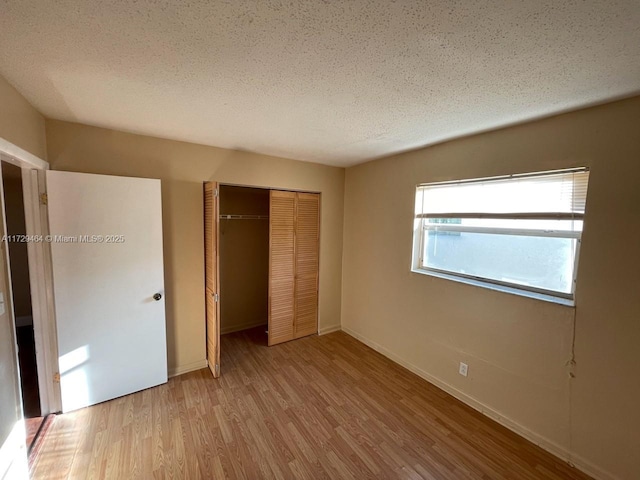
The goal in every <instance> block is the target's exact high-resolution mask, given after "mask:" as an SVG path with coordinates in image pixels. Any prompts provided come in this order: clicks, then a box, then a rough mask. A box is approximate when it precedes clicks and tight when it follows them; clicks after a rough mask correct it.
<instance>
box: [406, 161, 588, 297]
mask: <svg viewBox="0 0 640 480" xmlns="http://www.w3.org/2000/svg"><path fill="white" fill-rule="evenodd" d="M588 183H589V171H588V169H586V168H579V169H571V170H562V171H552V172H538V173H532V174H522V175H512V176H505V177H493V178H483V179H476V180H461V181H453V182H441V183H431V184H424V185H419V186H418V187H417V190H416V205H415V209H416V210H415V212H416V235H415V237H414V269H417V270H425V271H434V272H444V273H448V274H453V275H457V276H460V277H465V278H472V279H477V280H482V281H487V282H491V283H496V284H500V285H506V286H516V287H517V288H520V289H525V290H531V291H534V292H540V293H545V294H553V295H557V296H560V297H563V298H573V292H574V290H575V275H576V268H577V258H578V250H579V243H580V237H581V233H582V228H583V221H584V214H585V206H586V199H587V187H588Z"/></svg>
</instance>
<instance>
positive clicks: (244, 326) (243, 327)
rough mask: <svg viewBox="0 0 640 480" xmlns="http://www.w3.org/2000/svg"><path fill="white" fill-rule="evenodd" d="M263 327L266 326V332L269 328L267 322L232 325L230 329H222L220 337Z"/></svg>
mask: <svg viewBox="0 0 640 480" xmlns="http://www.w3.org/2000/svg"><path fill="white" fill-rule="evenodd" d="M261 325H264V326H265V330H266V327H267V322H266V321H264V320H263V321H261V322H257V323H256V322H250V323H241V324H239V325H231V326H228V327H220V335H225V334H227V333H233V332H240V331H242V330H248V329H249V328H254V327H259V326H261Z"/></svg>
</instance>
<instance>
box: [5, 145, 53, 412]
mask: <svg viewBox="0 0 640 480" xmlns="http://www.w3.org/2000/svg"><path fill="white" fill-rule="evenodd" d="M0 160H2V161H4V162H7V163H10V164H12V165H15V166H17V167H20V169H21V170H22V194H23V200H24V210H25V211H24V216H25V226H26V234H27V236H28V237H30V238H38V239H42V240H41V241H30V242H27V258H28V263H29V283H30V287H31V310H32V317H33V330H34V340H35V345H36V366H37V370H38V387H39V390H40V392H39V393H40V410H41V414H42V415H46V414H48V413H54V412H59V411H60V410H61V408H62V401H61V394H60V383H59V382H58V381H57V380H58V378H59V376H58V337H57V332H56V319H55V310H54V298H53V274H52V265H51V249H50V244H49V243H48V242H47V241H46V237H47V235H49V220H48V214H47V206H46V179H45V172H46V170H49V163H48V162H46V161H44V160H42V159H41V158H38V157H37V156H35V155H33V154H31V153H29V152H27V151H26V150H23V149H22V148H20V147H18V146H17V145H14V144H13V143H11V142H9V141H7V140H5V139H3V138H0ZM2 214H3V215H4V212H2ZM5 246H6V247H7V248H5V250H6V254H5V257H6V258H5V261H6V262H7V268H8V269H9V274H11V270H10V262H9V250H8V246H7V245H5ZM8 290H9V292H11V295H13V292H12V291H11V285H9V286H8ZM11 316H12V319H13V322H14V325H15V314H14V312H13V309H12V311H11Z"/></svg>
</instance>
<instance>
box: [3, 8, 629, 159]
mask: <svg viewBox="0 0 640 480" xmlns="http://www.w3.org/2000/svg"><path fill="white" fill-rule="evenodd" d="M0 74H1V75H3V76H5V77H6V78H7V80H8V81H9V82H10V83H11V84H13V85H14V86H15V87H16V88H18V90H19V91H20V92H21V93H22V94H23V95H24V96H25V97H26V98H27V99H28V100H29V101H30V102H31V103H32V104H33V105H34V106H35V107H36V108H38V109H39V110H40V111H41V112H42V113H43V114H44V115H45V116H47V117H50V118H54V119H60V120H67V121H73V122H80V123H86V124H90V125H96V126H102V127H108V128H112V129H118V130H125V131H130V132H134V133H143V134H148V135H154V136H158V137H166V138H171V139H177V140H184V141H189V142H195V143H202V144H207V145H215V146H219V147H224V148H232V149H239V150H249V151H254V152H259V153H265V154H270V155H276V156H281V157H288V158H294V159H299V160H307V161H314V162H320V163H326V164H331V165H340V166H348V165H352V164H356V163H360V162H362V161H365V160H368V159H371V158H375V157H379V156H383V155H387V154H391V153H395V152H398V151H402V150H407V149H412V148H416V147H420V146H424V145H427V144H431V143H435V142H438V141H442V140H445V139H450V138H454V137H456V136H460V135H465V134H470V133H474V132H478V131H481V130H486V129H490V128H495V127H499V126H503V125H507V124H511V123H515V122H521V121H526V120H529V119H532V118H536V117H540V116H545V115H550V114H553V113H557V112H560V111H565V110H570V109H575V108H579V107H581V106H585V105H588V104H592V103H597V102H602V101H606V100H609V99H613V98H617V97H622V96H628V95H632V94H635V93H638V92H640V5H639V4H638V1H637V0H619V1H615V0H614V1H611V0H601V1H595V0H590V1H589V0H588V1H565V2H558V1H555V0H541V1H536V2H514V1H510V0H504V1H482V2H469V1H450V0H447V1H444V0H441V1H429V2H427V1H424V0H415V1H410V0H404V1H402V0H400V1H395V2H394V1H389V0H377V1H364V0H360V1H344V0H340V1H324V2H321V1H317V0H308V1H290V2H284V1H276V0H259V1H241V0H230V1H211V0H193V1H177V0H176V1H151V0H140V1H127V2H123V1H114V0H101V1H97V0H85V1H79V0H77V1H69V0H59V1H56V2H43V1H42V0H8V1H3V2H2V3H1V4H0Z"/></svg>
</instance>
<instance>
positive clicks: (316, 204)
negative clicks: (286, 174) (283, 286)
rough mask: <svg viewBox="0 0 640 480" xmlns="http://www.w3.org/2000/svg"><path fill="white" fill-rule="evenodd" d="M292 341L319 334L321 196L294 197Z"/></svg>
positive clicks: (309, 194) (298, 194)
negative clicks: (294, 253) (294, 273)
mask: <svg viewBox="0 0 640 480" xmlns="http://www.w3.org/2000/svg"><path fill="white" fill-rule="evenodd" d="M296 197H297V198H296V200H297V202H296V236H295V238H296V245H295V247H296V248H295V250H296V278H295V322H294V325H295V328H294V336H295V338H300V337H305V336H307V335H312V334H314V333H317V331H318V260H319V238H320V237H319V234H320V195H319V194H317V193H297V194H296Z"/></svg>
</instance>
